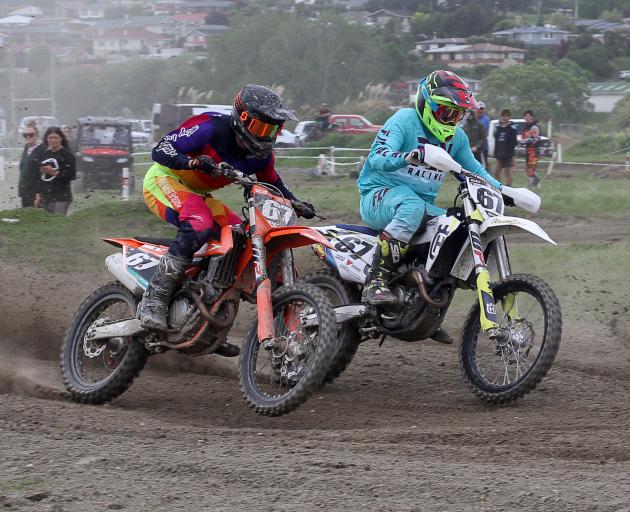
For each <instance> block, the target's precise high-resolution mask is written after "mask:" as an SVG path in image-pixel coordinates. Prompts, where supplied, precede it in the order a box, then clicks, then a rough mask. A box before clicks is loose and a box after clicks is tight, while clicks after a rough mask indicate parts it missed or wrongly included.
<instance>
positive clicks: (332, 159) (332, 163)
mask: <svg viewBox="0 0 630 512" xmlns="http://www.w3.org/2000/svg"><path fill="white" fill-rule="evenodd" d="M336 174H337V173H336V172H335V146H330V175H331V176H335V175H336Z"/></svg>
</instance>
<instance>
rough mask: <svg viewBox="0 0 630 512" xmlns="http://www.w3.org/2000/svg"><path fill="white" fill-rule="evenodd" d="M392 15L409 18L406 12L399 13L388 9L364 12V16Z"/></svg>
mask: <svg viewBox="0 0 630 512" xmlns="http://www.w3.org/2000/svg"><path fill="white" fill-rule="evenodd" d="M379 15H380V16H393V17H395V18H409V17H410V16H409V15H408V14H401V13H399V12H395V11H390V10H388V9H379V10H378V11H374V12H371V13H369V14H366V16H365V17H366V18H371V17H372V16H379Z"/></svg>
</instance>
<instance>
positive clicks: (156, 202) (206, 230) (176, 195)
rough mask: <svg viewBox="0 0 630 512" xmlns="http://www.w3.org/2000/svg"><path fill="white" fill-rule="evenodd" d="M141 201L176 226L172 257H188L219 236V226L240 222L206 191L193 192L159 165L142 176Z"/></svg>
mask: <svg viewBox="0 0 630 512" xmlns="http://www.w3.org/2000/svg"><path fill="white" fill-rule="evenodd" d="M143 192H144V201H145V203H146V204H147V206H148V207H149V210H151V211H152V212H153V213H154V214H155V215H157V216H158V217H159V218H161V219H162V220H165V221H166V222H168V223H169V224H172V225H173V226H175V227H177V228H178V230H177V236H176V237H175V240H174V242H173V243H172V244H171V246H170V247H169V252H170V253H171V254H172V255H173V256H177V257H180V258H191V257H192V255H193V254H194V253H195V252H196V251H197V250H198V249H199V248H200V247H201V246H202V245H203V244H204V243H206V242H207V241H208V240H210V239H214V240H217V239H219V237H220V233H221V227H222V226H229V225H234V224H240V222H241V218H240V217H239V216H238V215H236V214H235V213H234V212H233V211H232V210H230V209H229V208H228V207H227V206H226V205H225V204H223V203H222V202H221V201H219V200H218V199H215V198H214V197H212V196H211V195H210V194H209V193H207V192H201V193H200V192H195V191H193V190H192V189H190V188H188V187H187V186H186V185H184V184H182V183H181V182H180V181H179V178H178V177H177V175H175V174H174V173H172V172H171V171H170V169H168V168H167V167H164V166H163V165H160V164H154V165H152V166H151V168H150V169H149V171H148V172H147V174H146V176H145V177H144V191H143Z"/></svg>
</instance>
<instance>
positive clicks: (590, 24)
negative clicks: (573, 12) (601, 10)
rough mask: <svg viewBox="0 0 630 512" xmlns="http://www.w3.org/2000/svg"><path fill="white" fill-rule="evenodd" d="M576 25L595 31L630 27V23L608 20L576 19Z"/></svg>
mask: <svg viewBox="0 0 630 512" xmlns="http://www.w3.org/2000/svg"><path fill="white" fill-rule="evenodd" d="M574 23H575V26H576V27H586V28H588V29H589V30H595V31H604V32H605V31H607V30H618V29H623V28H630V26H629V25H625V24H623V23H614V22H610V21H606V20H588V19H582V20H575V22H574Z"/></svg>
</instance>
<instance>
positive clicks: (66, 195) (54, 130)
mask: <svg viewBox="0 0 630 512" xmlns="http://www.w3.org/2000/svg"><path fill="white" fill-rule="evenodd" d="M44 144H45V146H46V149H45V151H44V152H43V154H42V155H41V160H40V162H39V172H40V173H41V180H40V182H39V184H38V190H39V191H38V194H37V195H36V197H35V205H36V206H37V207H40V206H41V207H43V208H44V209H45V210H46V211H47V212H48V213H56V214H59V215H66V214H67V213H68V208H69V207H70V203H71V202H72V191H71V189H70V181H72V180H73V179H75V177H76V169H75V163H74V155H73V154H72V153H71V151H70V149H68V140H67V139H66V136H65V135H64V134H63V132H62V131H61V128H59V127H58V126H51V127H50V128H48V130H46V133H45V134H44Z"/></svg>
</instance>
